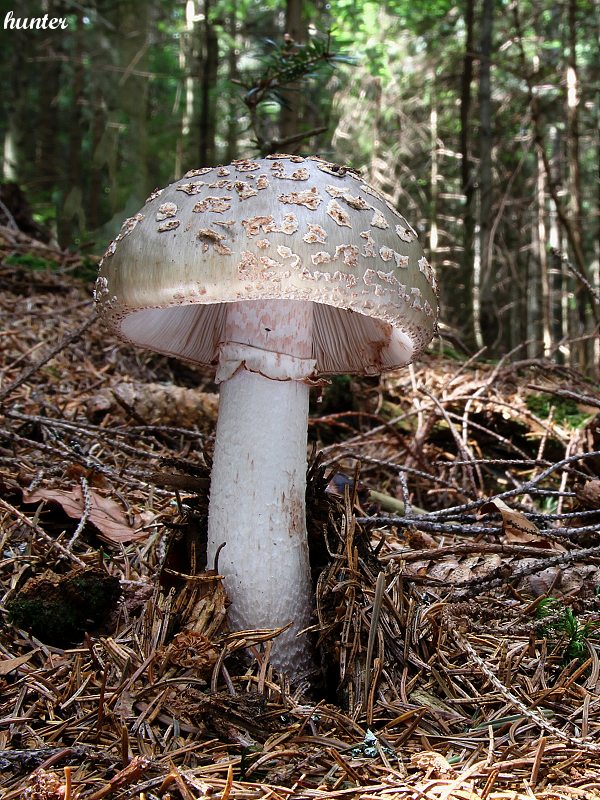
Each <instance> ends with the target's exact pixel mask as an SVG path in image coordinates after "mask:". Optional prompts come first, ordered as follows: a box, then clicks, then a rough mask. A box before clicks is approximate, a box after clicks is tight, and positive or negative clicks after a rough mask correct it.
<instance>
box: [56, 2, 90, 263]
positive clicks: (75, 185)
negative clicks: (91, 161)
mask: <svg viewBox="0 0 600 800" xmlns="http://www.w3.org/2000/svg"><path fill="white" fill-rule="evenodd" d="M75 14H76V19H77V22H76V29H75V31H74V33H73V34H72V35H73V36H74V51H73V54H72V67H73V75H72V77H71V80H72V85H71V92H70V108H69V115H68V122H67V129H68V131H69V146H68V151H67V168H66V172H65V175H64V183H63V191H62V208H61V213H60V215H59V218H58V241H59V244H60V245H61V246H62V247H67V246H68V245H71V244H73V242H74V239H76V238H77V236H78V234H80V233H81V232H82V231H83V230H85V227H86V220H85V213H84V210H83V175H82V163H81V159H82V140H83V130H82V114H81V111H82V108H83V104H84V97H83V92H84V68H83V42H82V26H83V22H82V16H83V13H82V11H80V10H77V11H76V12H75Z"/></svg>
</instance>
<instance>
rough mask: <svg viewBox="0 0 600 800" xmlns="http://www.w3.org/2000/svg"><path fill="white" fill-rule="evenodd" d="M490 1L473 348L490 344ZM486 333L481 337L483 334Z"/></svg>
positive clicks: (482, 65)
mask: <svg viewBox="0 0 600 800" xmlns="http://www.w3.org/2000/svg"><path fill="white" fill-rule="evenodd" d="M493 22H494V0H483V3H482V10H481V35H480V60H479V234H478V236H479V258H478V262H479V263H478V265H477V269H476V270H475V273H474V276H473V278H474V281H473V282H474V286H473V300H474V302H473V313H474V329H475V338H476V342H477V345H478V346H479V347H482V346H483V345H484V344H485V343H487V342H490V341H493V338H494V328H495V318H494V313H493V309H492V308H491V307H490V306H491V303H492V288H493V287H491V286H490V283H491V279H492V269H491V266H492V265H491V261H492V254H491V252H490V232H491V225H492V145H493V141H492V83H491V55H492V32H493ZM484 330H485V331H486V336H485V338H484V336H483V331H484Z"/></svg>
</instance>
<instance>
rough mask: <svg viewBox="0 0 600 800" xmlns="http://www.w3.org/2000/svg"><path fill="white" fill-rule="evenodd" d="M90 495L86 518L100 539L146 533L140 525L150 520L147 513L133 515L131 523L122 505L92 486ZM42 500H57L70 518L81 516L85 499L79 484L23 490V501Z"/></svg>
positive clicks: (140, 536) (114, 539) (125, 538)
mask: <svg viewBox="0 0 600 800" xmlns="http://www.w3.org/2000/svg"><path fill="white" fill-rule="evenodd" d="M89 494H90V500H91V502H90V506H91V510H90V514H89V517H88V519H89V521H90V522H91V524H92V525H94V527H95V528H97V529H98V531H99V532H100V535H101V537H102V538H103V539H105V540H106V541H108V542H123V543H126V542H133V541H135V540H137V539H143V538H145V537H146V536H148V535H149V534H148V531H142V530H140V528H141V527H142V525H144V524H147V523H148V522H149V515H147V514H142V515H140V514H137V515H135V516H134V518H133V525H130V524H129V520H128V518H127V516H126V514H125V512H124V511H123V509H122V507H121V506H120V505H119V504H118V503H116V502H115V501H114V500H111V498H110V497H104V496H103V495H101V494H98V492H96V491H94V489H90V490H89ZM42 500H44V501H46V502H50V503H58V505H59V506H60V507H61V508H62V510H63V511H64V512H65V514H66V515H67V516H69V517H71V518H72V519H81V515H82V514H83V512H84V508H85V502H84V499H83V494H82V491H81V488H80V487H79V486H74V487H73V489H70V490H68V491H67V490H65V489H36V490H35V491H34V492H23V502H24V503H39V502H41V501H42Z"/></svg>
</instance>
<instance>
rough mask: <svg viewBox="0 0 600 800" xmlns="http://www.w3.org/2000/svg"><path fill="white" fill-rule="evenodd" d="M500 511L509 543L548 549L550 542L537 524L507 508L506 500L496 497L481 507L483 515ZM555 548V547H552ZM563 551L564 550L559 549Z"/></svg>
mask: <svg viewBox="0 0 600 800" xmlns="http://www.w3.org/2000/svg"><path fill="white" fill-rule="evenodd" d="M494 511H498V512H499V513H500V516H501V517H502V530H503V531H504V535H505V536H506V540H507V542H511V543H512V544H532V545H536V544H539V545H540V546H542V545H543V546H544V547H547V546H548V540H547V539H546V538H545V537H544V535H543V534H542V533H541V532H540V529H539V528H538V527H537V525H535V523H533V522H531V520H528V519H527V517H526V516H525V515H524V514H522V513H521V512H520V511H515V509H514V508H511V507H510V506H507V505H506V503H505V502H504V500H500V498H498V497H495V498H494V499H492V500H490V501H489V502H487V503H486V504H485V505H483V506H481V513H483V514H491V513H494ZM551 546H553V545H551ZM557 549H561V550H562V549H563V548H557Z"/></svg>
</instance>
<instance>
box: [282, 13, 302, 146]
mask: <svg viewBox="0 0 600 800" xmlns="http://www.w3.org/2000/svg"><path fill="white" fill-rule="evenodd" d="M302 8H303V4H302V0H286V4H285V34H286V36H289V37H291V40H293V41H290V46H291V47H293V45H294V42H296V43H297V44H303V43H304V42H306V40H307V37H308V26H307V23H306V19H305V18H304V15H303V13H302ZM296 88H297V87H296ZM282 95H283V98H284V100H285V102H286V105H284V106H283V107H282V109H281V124H280V137H279V138H280V139H282V140H283V141H285V140H286V139H287V138H288V137H290V136H294V135H295V134H297V133H298V132H299V130H300V121H301V119H302V116H303V112H304V109H305V107H306V102H305V100H304V98H303V97H302V94H301V93H300V92H299V91H297V90H296V91H295V87H294V86H292V87H291V89H290V90H289V91H285V92H282ZM287 149H288V150H290V152H295V150H297V149H298V147H297V146H296V148H294V147H293V146H292V147H291V148H290V147H288V148H287Z"/></svg>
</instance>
